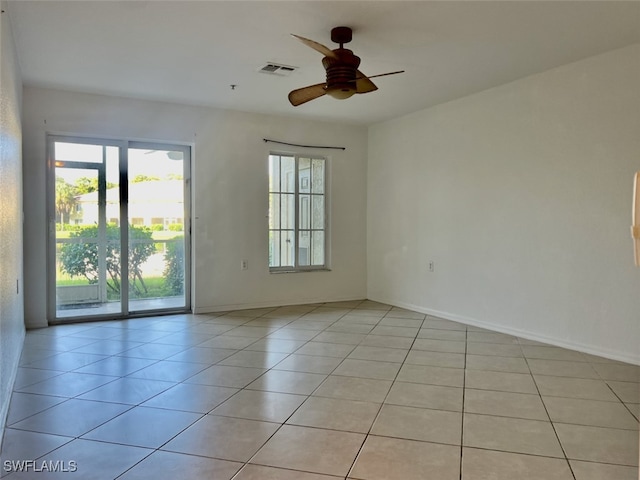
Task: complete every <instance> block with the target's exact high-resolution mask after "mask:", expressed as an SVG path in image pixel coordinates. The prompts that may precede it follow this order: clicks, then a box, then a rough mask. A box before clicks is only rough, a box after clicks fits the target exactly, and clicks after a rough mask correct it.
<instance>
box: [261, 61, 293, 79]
mask: <svg viewBox="0 0 640 480" xmlns="http://www.w3.org/2000/svg"><path fill="white" fill-rule="evenodd" d="M296 69H297V67H292V66H290V65H281V64H279V63H272V62H269V63H267V64H265V65H264V66H262V67H261V68H260V70H258V71H259V72H262V73H268V74H269V75H279V76H281V77H286V76H287V75H290V74H291V72H293V71H294V70H296Z"/></svg>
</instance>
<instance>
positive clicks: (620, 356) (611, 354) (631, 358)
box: [371, 297, 640, 365]
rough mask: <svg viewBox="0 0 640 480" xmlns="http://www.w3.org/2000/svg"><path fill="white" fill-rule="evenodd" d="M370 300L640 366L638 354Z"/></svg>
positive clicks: (403, 303) (403, 304)
mask: <svg viewBox="0 0 640 480" xmlns="http://www.w3.org/2000/svg"><path fill="white" fill-rule="evenodd" d="M371 300H374V301H376V302H381V303H386V304H388V305H393V306H394V307H400V308H406V309H407V310H413V311H415V312H419V313H424V314H425V315H431V316H434V317H439V318H443V319H445V320H451V321H454V322H458V323H463V324H465V325H472V326H474V327H480V328H486V329H487V330H492V331H494V332H499V333H505V334H508V335H514V336H516V337H521V338H526V339H527V340H535V341H537V342H541V343H547V344H549V345H554V346H556V347H562V348H568V349H571V350H577V351H579V352H582V353H588V354H590V355H596V356H598V357H604V358H608V359H610V360H617V361H620V362H625V363H631V364H634V365H640V354H638V355H633V354H625V353H620V352H618V351H614V350H609V349H606V348H601V347H598V346H595V345H587V344H584V343H580V342H572V341H566V340H561V339H558V338H554V337H549V336H546V335H541V334H540V333H536V332H531V331H528V330H522V329H520V328H511V327H507V326H504V325H497V324H493V323H490V322H484V321H482V320H477V319H475V318H471V317H465V316H462V315H456V314H454V313H449V312H443V311H440V310H434V309H431V308H425V307H422V306H420V305H414V304H412V303H407V302H396V301H393V300H390V299H385V298H381V297H377V298H371Z"/></svg>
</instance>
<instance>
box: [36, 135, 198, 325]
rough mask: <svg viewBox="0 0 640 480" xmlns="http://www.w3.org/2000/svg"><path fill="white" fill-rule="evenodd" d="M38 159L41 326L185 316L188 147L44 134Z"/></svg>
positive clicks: (188, 223) (186, 301)
mask: <svg viewBox="0 0 640 480" xmlns="http://www.w3.org/2000/svg"><path fill="white" fill-rule="evenodd" d="M48 157H49V186H50V194H49V225H50V229H49V230H50V242H49V259H50V260H49V275H48V282H49V288H48V292H49V302H48V307H49V308H48V310H49V319H50V321H52V322H61V321H69V320H78V319H89V318H92V319H93V318H123V317H128V316H133V315H142V314H145V313H158V312H170V311H187V310H189V308H190V303H189V298H190V295H189V292H190V283H189V279H190V269H189V265H190V262H189V253H190V251H189V245H190V241H189V228H188V227H189V225H190V217H189V198H190V195H189V181H188V179H189V166H190V165H189V164H190V149H189V147H186V146H180V145H164V144H155V143H140V142H128V141H119V140H118V141H109V140H97V139H85V138H75V137H61V136H50V137H49V139H48ZM122 219H125V220H124V221H123V220H122Z"/></svg>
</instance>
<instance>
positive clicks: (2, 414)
mask: <svg viewBox="0 0 640 480" xmlns="http://www.w3.org/2000/svg"><path fill="white" fill-rule="evenodd" d="M25 335H26V331H25V330H22V338H20V348H19V349H18V356H17V358H15V359H12V360H14V361H13V362H12V363H13V364H12V365H11V371H10V372H9V378H8V380H9V381H8V382H5V379H4V378H3V379H2V380H3V381H2V385H1V388H3V389H5V390H6V391H4V392H2V393H3V394H4V395H3V398H5V399H6V401H5V402H4V403H3V404H2V405H0V451H1V450H2V441H3V440H4V427H5V426H6V424H7V415H8V414H9V403H11V392H12V391H13V385H14V384H15V383H16V377H17V375H18V367H19V366H20V356H21V355H22V349H23V348H24V337H25Z"/></svg>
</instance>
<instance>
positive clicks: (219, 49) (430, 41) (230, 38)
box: [7, 0, 640, 124]
mask: <svg viewBox="0 0 640 480" xmlns="http://www.w3.org/2000/svg"><path fill="white" fill-rule="evenodd" d="M7 10H8V14H9V16H10V19H11V23H12V26H13V30H14V36H15V41H16V45H17V49H18V57H19V61H20V65H21V69H22V75H23V80H24V83H25V84H26V85H33V86H43V87H53V88H61V89H67V90H76V91H83V92H90V93H104V94H112V95H120V96H126V97H135V98H144V99H152V100H164V101H171V102H178V103H187V104H196V105H209V106H215V107H221V108H229V109H235V110H241V111H250V112H264V113H277V114H286V115H297V116H301V117H305V118H315V119H324V120H339V121H341V122H348V123H359V124H371V123H374V122H378V121H381V120H386V119H389V118H393V117H397V116H399V115H402V114H406V113H409V112H412V111H416V110H419V109H422V108H425V107H429V106H432V105H436V104H438V103H442V102H445V101H448V100H452V99H454V98H459V97H462V96H465V95H469V94H471V93H475V92H478V91H481V90H484V89H487V88H490V87H493V86H496V85H500V84H504V83H507V82H510V81H512V80H515V79H518V78H522V77H524V76H527V75H531V74H534V73H537V72H541V71H544V70H548V69H550V68H553V67H556V66H559V65H563V64H566V63H570V62H573V61H576V60H580V59H582V58H585V57H588V56H591V55H595V54H598V53H602V52H605V51H608V50H612V49H616V48H620V47H623V46H626V45H629V44H632V43H637V42H640V2H637V1H631V2H617V1H610V0H607V1H546V2H545V1H506V2H505V1H503V2H486V1H438V2H435V1H433V2H432V1H414V2H406V1H338V2H333V1H295V2H286V1H254V2H249V1H227V2H222V1H198V2H191V1H123V2H115V1H107V2H102V1H77V2H71V1H42V2H40V1H11V2H9V4H8V6H7ZM338 25H346V26H350V27H352V28H353V29H354V39H353V42H351V43H350V44H349V45H348V47H349V48H351V49H352V50H353V51H354V53H355V54H356V55H358V56H360V57H361V58H362V63H361V66H360V67H361V68H360V69H361V70H362V71H363V72H364V73H365V74H367V75H375V74H378V73H384V72H388V71H393V70H399V69H404V70H406V73H404V74H401V75H395V76H389V77H384V78H379V79H376V80H375V83H376V84H377V85H378V87H379V90H378V91H376V92H373V93H369V94H366V95H355V96H354V97H352V98H350V99H348V100H342V101H341V100H335V99H333V98H330V97H327V96H325V97H323V98H320V99H318V100H315V101H312V102H310V103H307V104H304V105H301V106H299V107H292V106H291V105H290V104H289V102H288V100H287V94H288V92H289V91H290V90H293V89H295V88H299V87H302V86H305V85H309V84H314V83H319V82H322V81H324V69H323V67H322V64H321V59H322V56H321V55H320V54H319V53H317V52H315V51H314V50H312V49H310V48H308V47H306V46H304V45H302V44H301V43H299V42H298V41H296V40H295V39H293V38H292V37H291V36H289V33H296V34H298V35H301V36H304V37H307V38H311V39H314V40H316V41H318V42H320V43H323V44H324V45H327V46H328V47H330V48H335V47H337V45H335V44H333V43H331V40H330V30H331V28H332V27H335V26H338ZM266 62H278V63H283V64H286V65H293V66H296V67H299V70H297V71H296V72H294V73H293V74H292V75H290V76H289V77H278V76H270V75H266V74H263V73H259V72H258V69H259V68H260V67H261V66H262V65H263V64H264V63H266ZM231 84H236V85H237V88H236V89H235V90H231V87H230V85H231Z"/></svg>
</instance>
